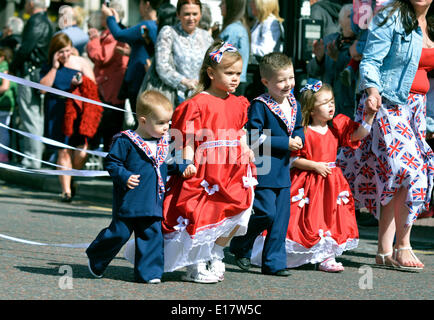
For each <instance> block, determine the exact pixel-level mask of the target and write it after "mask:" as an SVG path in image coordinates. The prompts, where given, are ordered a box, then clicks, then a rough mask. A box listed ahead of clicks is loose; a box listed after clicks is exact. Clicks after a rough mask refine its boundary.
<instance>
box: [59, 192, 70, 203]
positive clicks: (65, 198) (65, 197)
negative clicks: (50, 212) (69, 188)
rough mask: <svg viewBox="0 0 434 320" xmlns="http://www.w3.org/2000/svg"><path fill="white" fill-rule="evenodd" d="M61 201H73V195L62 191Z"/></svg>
mask: <svg viewBox="0 0 434 320" xmlns="http://www.w3.org/2000/svg"><path fill="white" fill-rule="evenodd" d="M60 201H61V202H71V201H72V197H71V194H70V193H66V192H62V195H61V196H60Z"/></svg>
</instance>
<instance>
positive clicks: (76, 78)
mask: <svg viewBox="0 0 434 320" xmlns="http://www.w3.org/2000/svg"><path fill="white" fill-rule="evenodd" d="M82 83H83V74H82V73H81V72H77V73H76V74H75V75H74V76H73V77H72V80H71V84H72V85H73V86H79V85H80V84H82Z"/></svg>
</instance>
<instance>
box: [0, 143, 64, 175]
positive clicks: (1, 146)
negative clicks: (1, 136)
mask: <svg viewBox="0 0 434 320" xmlns="http://www.w3.org/2000/svg"><path fill="white" fill-rule="evenodd" d="M0 148H3V149H6V150H7V151H9V152H12V153H15V154H17V155H19V156H21V157H24V158H27V159H31V160H34V161H38V162H41V163H44V164H47V165H49V166H53V167H57V168H61V169H65V170H69V169H72V168H68V167H64V166H61V165H58V164H55V163H51V162H48V161H44V160H41V159H37V158H34V157H31V156H29V155H27V154H24V153H21V152H19V151H17V150H14V149H11V148H9V147H7V146H5V145H4V144H3V143H0Z"/></svg>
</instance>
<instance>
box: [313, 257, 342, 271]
mask: <svg viewBox="0 0 434 320" xmlns="http://www.w3.org/2000/svg"><path fill="white" fill-rule="evenodd" d="M318 269H319V270H320V271H324V272H342V271H344V270H345V269H344V266H343V265H342V263H340V262H336V260H335V258H328V259H325V260H324V261H323V262H321V263H320V264H319V267H318Z"/></svg>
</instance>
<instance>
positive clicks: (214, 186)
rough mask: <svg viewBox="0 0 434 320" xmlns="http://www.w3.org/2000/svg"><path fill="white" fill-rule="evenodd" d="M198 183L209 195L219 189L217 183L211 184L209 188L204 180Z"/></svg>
mask: <svg viewBox="0 0 434 320" xmlns="http://www.w3.org/2000/svg"><path fill="white" fill-rule="evenodd" d="M200 185H201V186H202V187H203V188H204V189H205V191H206V192H207V193H208V194H209V195H210V196H211V195H213V194H214V193H216V192H217V191H219V186H218V185H217V184H215V185H213V186H212V187H211V188H209V183H208V182H207V181H206V180H203V181H202V182H201V183H200Z"/></svg>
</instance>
